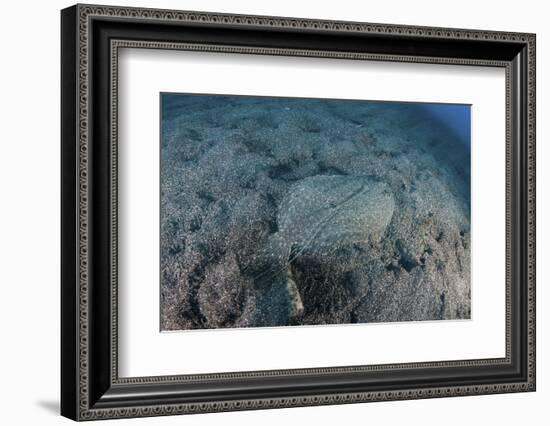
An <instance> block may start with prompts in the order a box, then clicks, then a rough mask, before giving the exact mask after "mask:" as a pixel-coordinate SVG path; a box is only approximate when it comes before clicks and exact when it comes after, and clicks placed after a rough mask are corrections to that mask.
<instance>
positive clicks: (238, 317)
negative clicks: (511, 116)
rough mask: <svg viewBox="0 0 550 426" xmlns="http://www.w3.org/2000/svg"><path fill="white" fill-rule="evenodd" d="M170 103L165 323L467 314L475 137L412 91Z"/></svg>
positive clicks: (164, 174) (166, 104) (166, 106)
mask: <svg viewBox="0 0 550 426" xmlns="http://www.w3.org/2000/svg"><path fill="white" fill-rule="evenodd" d="M162 112H163V116H162V135H161V269H162V270H161V329H162V330H185V329H203V328H223V327H260V326H284V325H306V324H308V325H316V324H347V323H367V322H388V321H419V320H445V319H464V318H469V317H470V202H469V199H470V148H469V146H467V145H465V144H464V143H461V142H460V141H458V140H457V138H456V136H455V135H453V133H452V132H451V131H450V130H449V129H448V128H447V127H446V126H445V125H444V124H441V123H438V122H437V121H435V120H434V119H433V117H431V116H430V115H429V114H428V113H426V112H425V111H423V110H422V109H421V108H418V107H416V106H415V104H397V103H373V102H354V101H334V100H306V99H283V98H280V99H277V98H257V97H235V96H225V97H224V96H184V95H163V105H162Z"/></svg>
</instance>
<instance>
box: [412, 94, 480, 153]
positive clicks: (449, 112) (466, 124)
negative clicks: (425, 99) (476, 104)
mask: <svg viewBox="0 0 550 426" xmlns="http://www.w3.org/2000/svg"><path fill="white" fill-rule="evenodd" d="M418 105H419V106H420V108H422V109H424V111H425V112H426V113H427V114H429V115H430V116H431V117H432V119H433V120H434V121H436V122H438V123H439V124H441V125H443V126H445V127H447V129H448V130H449V131H451V132H452V133H453V134H454V135H455V136H456V137H457V138H458V139H459V140H460V142H462V143H463V144H464V145H466V146H468V147H469V146H471V127H472V126H471V107H470V105H446V104H418Z"/></svg>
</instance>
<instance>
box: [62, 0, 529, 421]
mask: <svg viewBox="0 0 550 426" xmlns="http://www.w3.org/2000/svg"><path fill="white" fill-rule="evenodd" d="M94 17H98V18H118V19H136V20H140V21H142V22H143V21H147V22H154V21H172V22H175V23H177V22H180V23H193V24H197V23H199V24H200V23H204V24H221V25H226V26H239V27H240V26H244V27H256V28H261V29H269V28H280V29H285V28H286V29H288V28H290V29H296V30H298V29H304V30H315V31H326V32H339V33H342V32H344V33H362V34H382V35H400V36H411V37H416V38H418V37H421V38H440V39H441V38H443V39H452V40H480V41H481V40H485V41H506V42H512V43H520V44H523V45H525V46H526V47H525V49H524V50H525V54H524V56H526V59H525V60H526V61H527V64H526V68H527V79H526V80H527V87H526V97H527V99H526V100H525V103H526V104H527V108H526V114H527V117H526V120H525V123H526V129H524V132H525V135H526V142H527V143H526V146H525V150H526V152H525V155H526V158H525V159H524V164H525V166H526V168H527V179H528V180H527V182H526V187H527V192H526V193H525V194H522V197H523V198H525V202H526V206H527V212H526V215H527V217H526V223H527V229H526V231H527V235H525V238H526V239H527V253H526V254H527V256H526V269H527V276H528V282H527V283H526V287H527V288H526V290H527V300H526V301H525V306H526V307H527V325H526V330H527V336H526V340H527V381H525V382H517V383H500V384H494V385H479V386H450V387H447V388H441V387H437V388H425V389H403V390H398V391H380V392H359V393H345V394H343V393H335V394H326V395H312V396H304V397H277V398H265V399H253V400H250V399H248V400H232V401H227V400H226V401H223V402H207V403H196V404H194V403H175V404H162V405H154V406H141V407H135V408H94V407H93V403H92V402H91V400H90V389H89V374H90V372H89V340H90V335H89V321H90V318H89V303H90V300H89V298H88V292H89V272H90V265H89V263H88V260H89V238H88V236H89V232H90V229H89V227H90V205H89V199H90V191H89V174H90V173H89V167H90V163H89V111H90V108H89V96H90V93H89V92H90V84H89V83H90V81H89V77H90V75H89V54H90V51H89V48H90V42H91V40H90V21H91V19H92V18H94ZM535 45H536V37H535V35H534V34H524V33H512V32H496V31H481V30H465V29H448V28H438V27H419V26H403V25H387V24H371V23H358V22H338V21H327V20H314V19H297V18H284V17H269V16H248V15H235V14H219V13H203V12H189V11H171V10H159V9H144V8H130V7H107V6H96V5H80V4H79V5H76V6H73V7H71V8H67V9H65V10H64V11H63V12H62V51H63V52H64V53H65V54H66V57H67V58H71V54H69V53H68V52H70V51H74V52H75V53H74V54H73V55H74V56H73V59H74V63H72V64H70V63H69V64H67V65H63V63H62V103H63V104H65V105H70V104H72V105H76V106H77V111H76V112H75V113H74V114H69V112H68V108H67V107H66V106H62V164H63V171H62V181H63V183H62V215H63V216H62V223H63V226H62V228H63V229H62V235H61V238H62V258H63V263H64V266H63V268H62V276H63V278H62V281H63V282H62V322H63V325H62V327H63V328H62V404H61V412H62V414H63V415H65V416H67V417H70V418H72V419H74V420H93V419H105V418H113V417H117V418H122V417H142V416H160V415H171V414H186V413H199V412H200V413H206V412H219V411H230V410H246V409H263V408H281V407H293V406H310V405H326V404H344V403H353V402H367V401H384V400H403V399H417V398H435V397H444V396H465V395H476V394H488V393H506V392H518V391H534V390H535V375H536V374H535V373H536V370H535V353H536V347H535V332H536V330H535V311H536V308H535V271H536V265H535V238H536V236H535V126H536V123H535V98H536V82H535V80H536V75H535V65H536V60H535ZM62 61H63V59H62ZM73 74H74V77H72V75H73ZM72 95H75V96H74V98H73V96H72ZM73 109H74V107H73ZM75 141H76V143H75ZM73 215H74V217H71V216H73ZM72 231H74V233H73V232H72ZM75 235H76V236H77V237H76V240H75V239H74V236H75ZM70 259H73V261H74V263H73V264H72V265H69V264H70V263H71V261H70ZM507 263H508V262H507ZM65 265H67V266H65ZM508 267H509V266H508V264H507V268H508ZM507 275H508V274H507ZM74 320H76V321H74ZM68 322H73V324H67V323H68ZM72 341H74V345H71V344H70V342H72ZM68 352H71V353H74V356H73V357H72V358H71V357H69V356H68V355H67V353H68ZM71 371H72V372H71ZM168 377H169V376H168ZM152 379H153V380H152V381H153V382H154V381H155V378H152Z"/></svg>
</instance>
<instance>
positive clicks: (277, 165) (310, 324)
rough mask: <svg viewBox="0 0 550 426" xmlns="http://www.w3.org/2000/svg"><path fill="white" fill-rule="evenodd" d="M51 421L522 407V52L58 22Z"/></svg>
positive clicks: (236, 22)
mask: <svg viewBox="0 0 550 426" xmlns="http://www.w3.org/2000/svg"><path fill="white" fill-rule="evenodd" d="M61 51H62V75H61V79H62V93H61V98H62V123H61V127H62V141H61V150H62V152H61V157H62V171H61V179H62V184H61V190H62V218H61V220H62V283H61V287H62V288H61V309H62V311H61V316H62V318H61V319H62V329H61V334H62V351H61V352H62V359H61V365H62V374H61V385H62V386H61V412H62V414H63V415H64V416H66V417H69V418H71V419H74V420H93V419H105V418H121V417H141V416H157V415H169V414H187V413H206V412H214V411H229V410H244V409H265V408H277V407H292V406H308V405H321V404H345V403H355V402H367V401H382V400H400V399H416V398H437V397H447V396H465V395H478V394H490V393H504V392H523V391H534V390H535V35H534V34H523V33H521V34H520V33H508V32H506V33H505V32H495V31H480V30H463V29H449V28H427V27H412V26H402V25H387V24H370V23H359V22H335V21H320V20H307V19H294V18H280V17H269V16H242V15H227V14H216V13H202V12H186V11H170V10H154V9H137V8H128V7H104V6H95V5H76V6H73V7H70V8H67V9H64V10H63V11H62V12H61Z"/></svg>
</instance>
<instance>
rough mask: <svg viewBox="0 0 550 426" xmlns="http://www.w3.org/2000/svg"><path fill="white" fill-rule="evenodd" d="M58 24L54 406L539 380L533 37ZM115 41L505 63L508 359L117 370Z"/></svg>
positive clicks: (295, 399) (188, 405)
mask: <svg viewBox="0 0 550 426" xmlns="http://www.w3.org/2000/svg"><path fill="white" fill-rule="evenodd" d="M61 29H62V31H61V51H62V75H61V81H62V93H61V99H62V121H61V129H62V141H61V160H62V172H61V181H62V182H61V191H62V217H61V221H62V235H61V240H62V282H61V321H62V328H61V338H62V339H61V354H62V356H61V367H62V368H61V413H62V415H64V416H66V417H69V418H71V419H74V420H93V419H105V418H121V417H140V416H159V415H170V414H187V413H205V412H215V411H229V410H246V409H264V408H278V407H292V406H308V405H321V404H344V403H355V402H367V401H382V400H400V399H415V398H435V397H444V396H464V395H478V394H490V393H505V392H522V391H534V390H535V35H534V34H521V33H509V32H494V31H478V30H463V29H449V28H427V27H412V26H401V25H385V24H384V25H383V24H369V23H358V22H334V21H319V20H307V19H293V18H278V17H264V16H242V15H227V14H213V13H201V12H183V11H168V10H154V9H134V8H126V7H104V6H95V5H76V6H73V7H70V8H67V9H64V10H63V11H62V13H61ZM121 47H134V48H148V49H186V50H197V51H215V52H231V53H240V54H247V53H254V54H263V55H279V56H280V55H283V56H284V55H287V56H310V57H319V58H342V59H357V60H361V59H364V60H384V61H397V62H422V63H433V64H454V65H464V66H468V65H486V66H494V67H501V68H504V69H505V70H506V104H507V105H506V110H507V113H506V115H507V117H506V125H507V129H506V205H507V211H506V229H505V230H504V229H503V232H505V233H506V356H505V357H504V358H496V359H478V360H460V361H444V362H443V361H441V362H429V363H410V364H385V365H370V366H369V365H365V366H326V367H325V368H312V369H301V370H272V371H255V372H243V373H219V374H205V375H192V376H190V375H181V376H160V377H135V378H120V377H119V375H118V365H117V363H118V357H117V353H118V352H117V345H118V327H117V229H118V224H117V142H116V141H117V126H116V123H117V87H118V86H117V85H118V79H117V58H118V56H117V55H118V49H119V48H121ZM503 214H504V212H503Z"/></svg>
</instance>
